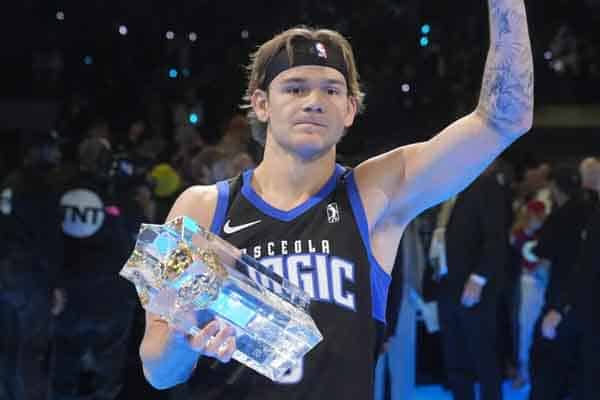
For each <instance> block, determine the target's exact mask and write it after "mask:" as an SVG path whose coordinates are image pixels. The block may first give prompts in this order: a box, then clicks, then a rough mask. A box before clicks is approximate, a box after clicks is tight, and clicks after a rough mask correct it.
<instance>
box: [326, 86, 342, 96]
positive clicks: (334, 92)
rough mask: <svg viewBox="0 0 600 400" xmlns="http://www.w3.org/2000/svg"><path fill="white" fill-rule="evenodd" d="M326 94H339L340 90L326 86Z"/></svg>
mask: <svg viewBox="0 0 600 400" xmlns="http://www.w3.org/2000/svg"><path fill="white" fill-rule="evenodd" d="M327 94H328V95H331V96H335V95H338V94H340V90H339V89H338V88H335V87H329V88H327Z"/></svg>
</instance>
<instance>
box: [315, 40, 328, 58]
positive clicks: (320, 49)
mask: <svg viewBox="0 0 600 400" xmlns="http://www.w3.org/2000/svg"><path fill="white" fill-rule="evenodd" d="M315 49H316V50H317V55H318V56H319V57H321V58H327V49H325V46H324V45H323V43H320V42H319V43H316V44H315Z"/></svg>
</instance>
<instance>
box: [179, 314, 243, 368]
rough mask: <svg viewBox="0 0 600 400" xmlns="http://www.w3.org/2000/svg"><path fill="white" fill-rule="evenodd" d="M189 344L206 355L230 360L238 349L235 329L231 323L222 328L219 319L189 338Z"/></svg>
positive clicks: (222, 360)
mask: <svg viewBox="0 0 600 400" xmlns="http://www.w3.org/2000/svg"><path fill="white" fill-rule="evenodd" d="M189 345H190V347H191V348H192V349H193V350H195V351H197V352H199V353H202V354H203V355H205V356H209V357H214V358H216V359H218V360H219V361H221V362H228V361H229V360H230V359H231V356H232V354H233V352H234V351H235V349H236V345H235V329H234V328H232V327H231V326H229V325H224V326H223V327H222V328H221V327H220V325H219V322H218V321H212V322H210V323H209V324H207V325H206V326H205V327H204V328H202V329H201V330H200V332H199V333H198V334H197V335H195V336H194V337H191V338H189Z"/></svg>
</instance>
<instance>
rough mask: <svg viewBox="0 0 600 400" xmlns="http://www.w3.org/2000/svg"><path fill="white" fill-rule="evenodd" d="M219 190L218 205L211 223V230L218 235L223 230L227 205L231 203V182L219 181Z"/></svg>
mask: <svg viewBox="0 0 600 400" xmlns="http://www.w3.org/2000/svg"><path fill="white" fill-rule="evenodd" d="M217 190H218V191H219V197H217V207H216V209H215V215H214V216H213V220H212V224H211V225H210V231H211V232H212V233H214V234H215V235H218V234H219V233H220V232H221V227H222V226H223V224H224V223H225V216H226V215H227V206H228V205H229V182H227V181H220V182H217Z"/></svg>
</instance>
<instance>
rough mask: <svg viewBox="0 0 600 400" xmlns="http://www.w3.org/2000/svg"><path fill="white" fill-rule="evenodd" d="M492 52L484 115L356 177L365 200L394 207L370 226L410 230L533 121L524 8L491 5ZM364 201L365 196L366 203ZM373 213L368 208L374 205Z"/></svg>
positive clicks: (514, 2)
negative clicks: (373, 196) (392, 224)
mask: <svg viewBox="0 0 600 400" xmlns="http://www.w3.org/2000/svg"><path fill="white" fill-rule="evenodd" d="M488 6H489V7H488V8H489V19H490V31H491V33H490V39H491V43H490V47H489V51H488V55H487V61H486V64H485V71H484V75H483V82H482V85H481V93H480V97H479V102H478V105H477V107H476V108H475V110H474V111H473V112H471V113H470V114H469V115H467V116H465V117H463V118H461V119H459V120H457V121H455V122H454V123H452V124H451V125H449V126H448V127H446V128H445V129H444V130H442V132H440V133H439V134H437V135H436V136H434V137H433V138H432V139H430V140H428V141H426V142H422V143H416V144H413V145H409V146H403V147H400V148H397V149H394V150H392V151H390V152H388V153H385V154H382V155H380V156H378V157H375V158H373V159H370V160H368V161H365V162H364V163H363V164H361V165H360V166H359V167H358V168H357V171H356V176H357V181H358V184H359V187H360V189H361V192H362V193H366V192H369V193H372V192H377V193H379V194H382V195H383V196H381V197H383V198H385V200H386V202H387V204H385V207H380V204H378V206H379V208H380V209H384V210H385V211H383V212H382V213H380V214H379V215H375V214H376V213H374V214H372V215H373V217H375V220H374V221H371V223H372V224H373V225H374V224H376V223H377V222H378V221H379V220H380V219H381V217H390V216H393V217H394V218H396V221H398V222H399V223H404V224H405V223H408V221H410V220H411V219H412V218H413V217H415V216H416V215H418V214H419V213H420V212H421V211H423V210H424V209H426V208H428V207H431V206H433V205H435V204H437V203H439V202H441V201H443V200H445V199H446V198H448V197H450V196H451V195H453V194H455V193H457V192H460V191H461V190H462V189H464V188H465V187H466V186H467V185H468V184H469V183H471V182H472V181H473V179H475V178H476V177H477V176H478V175H479V174H480V173H481V172H482V171H483V170H484V169H485V168H486V167H487V166H488V165H489V164H490V163H491V162H492V161H493V160H494V159H495V158H496V157H497V156H498V155H499V154H500V153H501V152H502V151H503V150H504V149H506V147H508V146H509V145H510V144H511V143H512V142H513V141H514V140H515V139H517V138H518V137H519V136H521V135H522V134H524V133H525V132H527V131H528V130H529V129H530V128H531V125H532V119H533V61H532V55H531V46H530V41H529V32H528V28H527V16H526V13H525V5H524V3H523V0H488ZM363 196H364V195H363ZM367 207H369V205H368V201H367Z"/></svg>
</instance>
